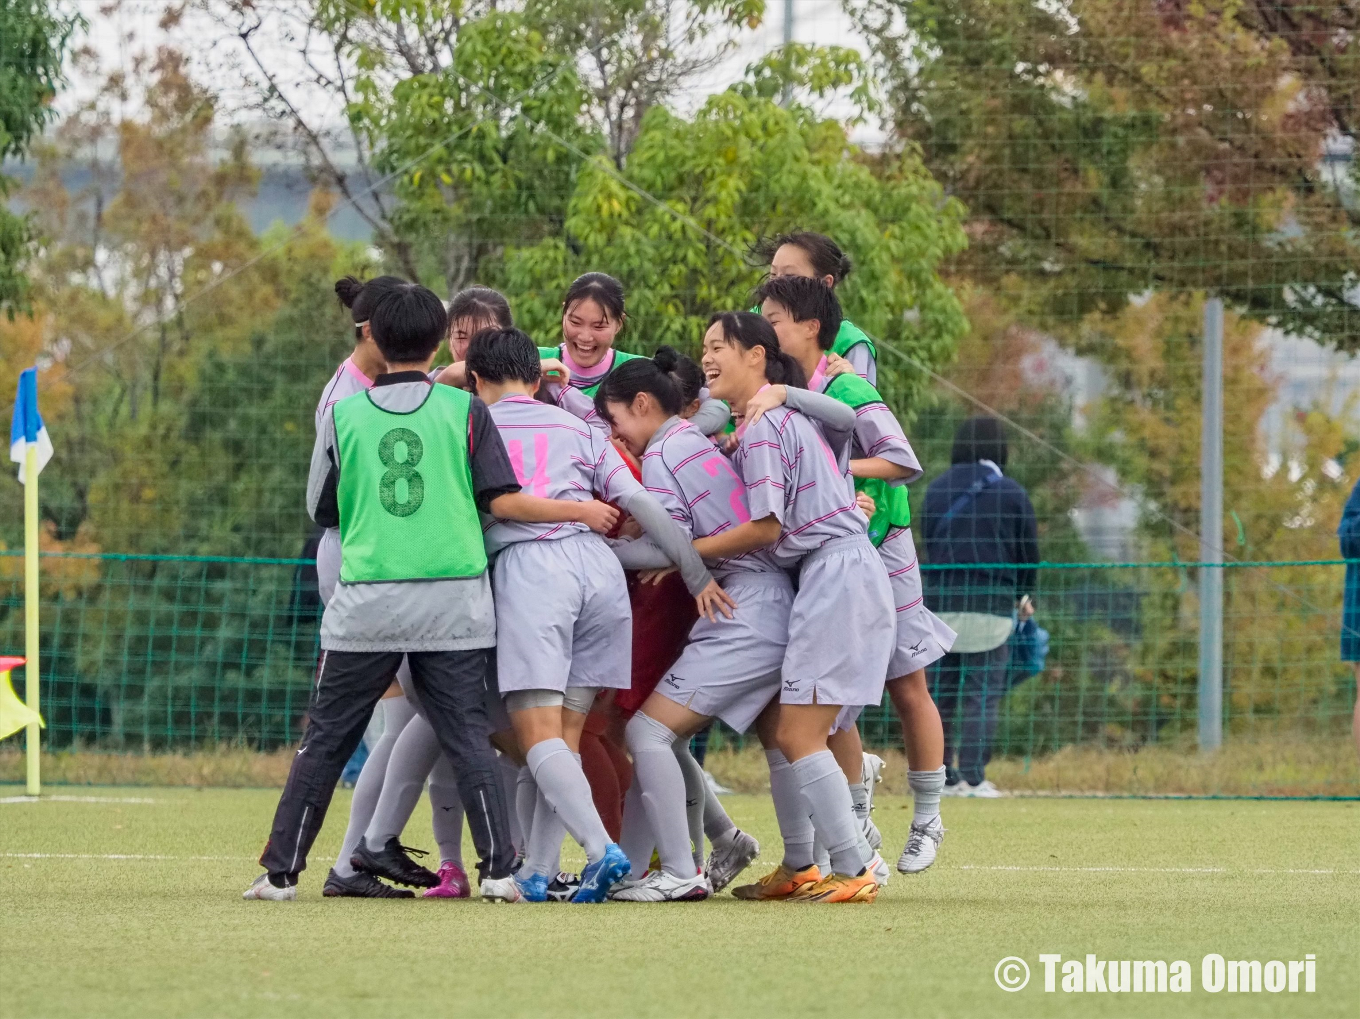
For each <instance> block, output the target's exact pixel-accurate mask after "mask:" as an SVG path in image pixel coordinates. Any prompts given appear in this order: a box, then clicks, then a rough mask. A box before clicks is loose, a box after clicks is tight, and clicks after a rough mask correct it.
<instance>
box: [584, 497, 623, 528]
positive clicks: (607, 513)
mask: <svg viewBox="0 0 1360 1019" xmlns="http://www.w3.org/2000/svg"><path fill="white" fill-rule="evenodd" d="M576 522H577V523H580V524H585V525H586V526H587V527H589V528H590V529H591V530H592V531H594V532H595V533H596V534H608V533H609V532H610V531H611V530H613V528H614V525H615V524H617V523H618V522H619V511H618V508H617V507H615V506H611V505H609V503H607V502H600V500H598V499H591V500H590V501H589V502H581V503H577V504H576Z"/></svg>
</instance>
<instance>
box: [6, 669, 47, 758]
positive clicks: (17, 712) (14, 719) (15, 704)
mask: <svg viewBox="0 0 1360 1019" xmlns="http://www.w3.org/2000/svg"><path fill="white" fill-rule="evenodd" d="M23 664H24V660H23V659H22V658H0V739H6V738H8V737H10V736H13V735H14V734H15V733H16V732H18V731H19V730H20V729H22V728H23V727H24V726H26V725H42V724H43V720H42V716H41V715H39V714H38V713H37V712H36V711H34V710H33V709H31V708H30V707H29V706H28V705H27V704H25V703H24V702H23V701H21V700H19V697H18V695H17V694H15V692H14V687H13V686H11V685H10V681H9V670H10V669H13V668H15V667H16V666H20V665H23Z"/></svg>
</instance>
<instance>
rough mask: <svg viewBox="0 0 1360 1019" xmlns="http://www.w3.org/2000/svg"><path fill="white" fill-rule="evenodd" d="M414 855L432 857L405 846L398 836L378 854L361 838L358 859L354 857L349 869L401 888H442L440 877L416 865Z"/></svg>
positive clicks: (355, 855)
mask: <svg viewBox="0 0 1360 1019" xmlns="http://www.w3.org/2000/svg"><path fill="white" fill-rule="evenodd" d="M408 854H410V855H408ZM412 855H414V856H428V855H429V854H428V853H427V852H425V850H423V849H412V848H411V847H410V846H403V845H402V844H401V843H400V842H398V841H397V837H396V836H395V835H394V836H392V837H391V838H390V839H388V840H387V845H385V846H383V847H382V849H381V850H379V851H378V852H374V851H373V850H372V849H369V848H368V843H367V842H366V841H365V840H364V839H362V838H361V839H360V840H359V844H358V845H357V846H355V847H354V855H353V856H351V857H350V860H349V865H350V866H351V867H353V868H354V869H355V870H362V871H364V872H365V873H368V874H372V875H373V876H374V877H385V878H387V880H389V881H395V882H396V883H397V884H399V885H414V886H415V887H417V888H437V887H438V886H439V875H438V874H436V873H435V872H434V871H432V870H428V869H426V868H425V867H422V866H421V865H420V864H418V863H416V862H415V861H414V860H412V859H411V856H412Z"/></svg>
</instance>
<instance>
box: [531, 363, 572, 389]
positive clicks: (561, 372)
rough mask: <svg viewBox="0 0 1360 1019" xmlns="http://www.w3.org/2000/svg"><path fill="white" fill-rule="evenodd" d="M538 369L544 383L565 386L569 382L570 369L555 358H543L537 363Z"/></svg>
mask: <svg viewBox="0 0 1360 1019" xmlns="http://www.w3.org/2000/svg"><path fill="white" fill-rule="evenodd" d="M538 367H539V371H540V372H541V373H542V375H541V378H542V380H543V381H544V382H552V383H554V384H556V385H559V386H565V385H566V384H567V383H568V382H570V381H571V369H570V368H568V367H567V366H566V365H565V364H563V363H562V362H561V361H559V360H558V359H557V358H555V357H545V358H544V359H543V360H542V361H540V362H539V363H538Z"/></svg>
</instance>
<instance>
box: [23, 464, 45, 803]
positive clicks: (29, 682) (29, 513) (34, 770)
mask: <svg viewBox="0 0 1360 1019" xmlns="http://www.w3.org/2000/svg"><path fill="white" fill-rule="evenodd" d="M24 477H25V479H26V481H25V484H24V657H25V658H27V662H26V663H25V665H24V693H25V698H24V699H25V700H26V701H27V702H28V706H29V708H31V709H32V710H33V713H34V714H35V715H36V714H37V713H38V686H39V682H38V677H39V676H40V675H41V673H40V671H39V669H38V446H37V444H36V443H33V442H30V443H29V444H28V449H26V450H25V451H24ZM41 732H42V728H41V726H40V725H39V723H38V722H36V721H35V722H29V723H28V729H27V743H28V795H29V796H37V795H38V794H39V793H41V792H42V778H41V775H40V772H39V764H40V760H41V759H40V757H39V756H38V755H39V752H40V751H41V749H42V748H41V738H40V736H39V734H40V733H41Z"/></svg>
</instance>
